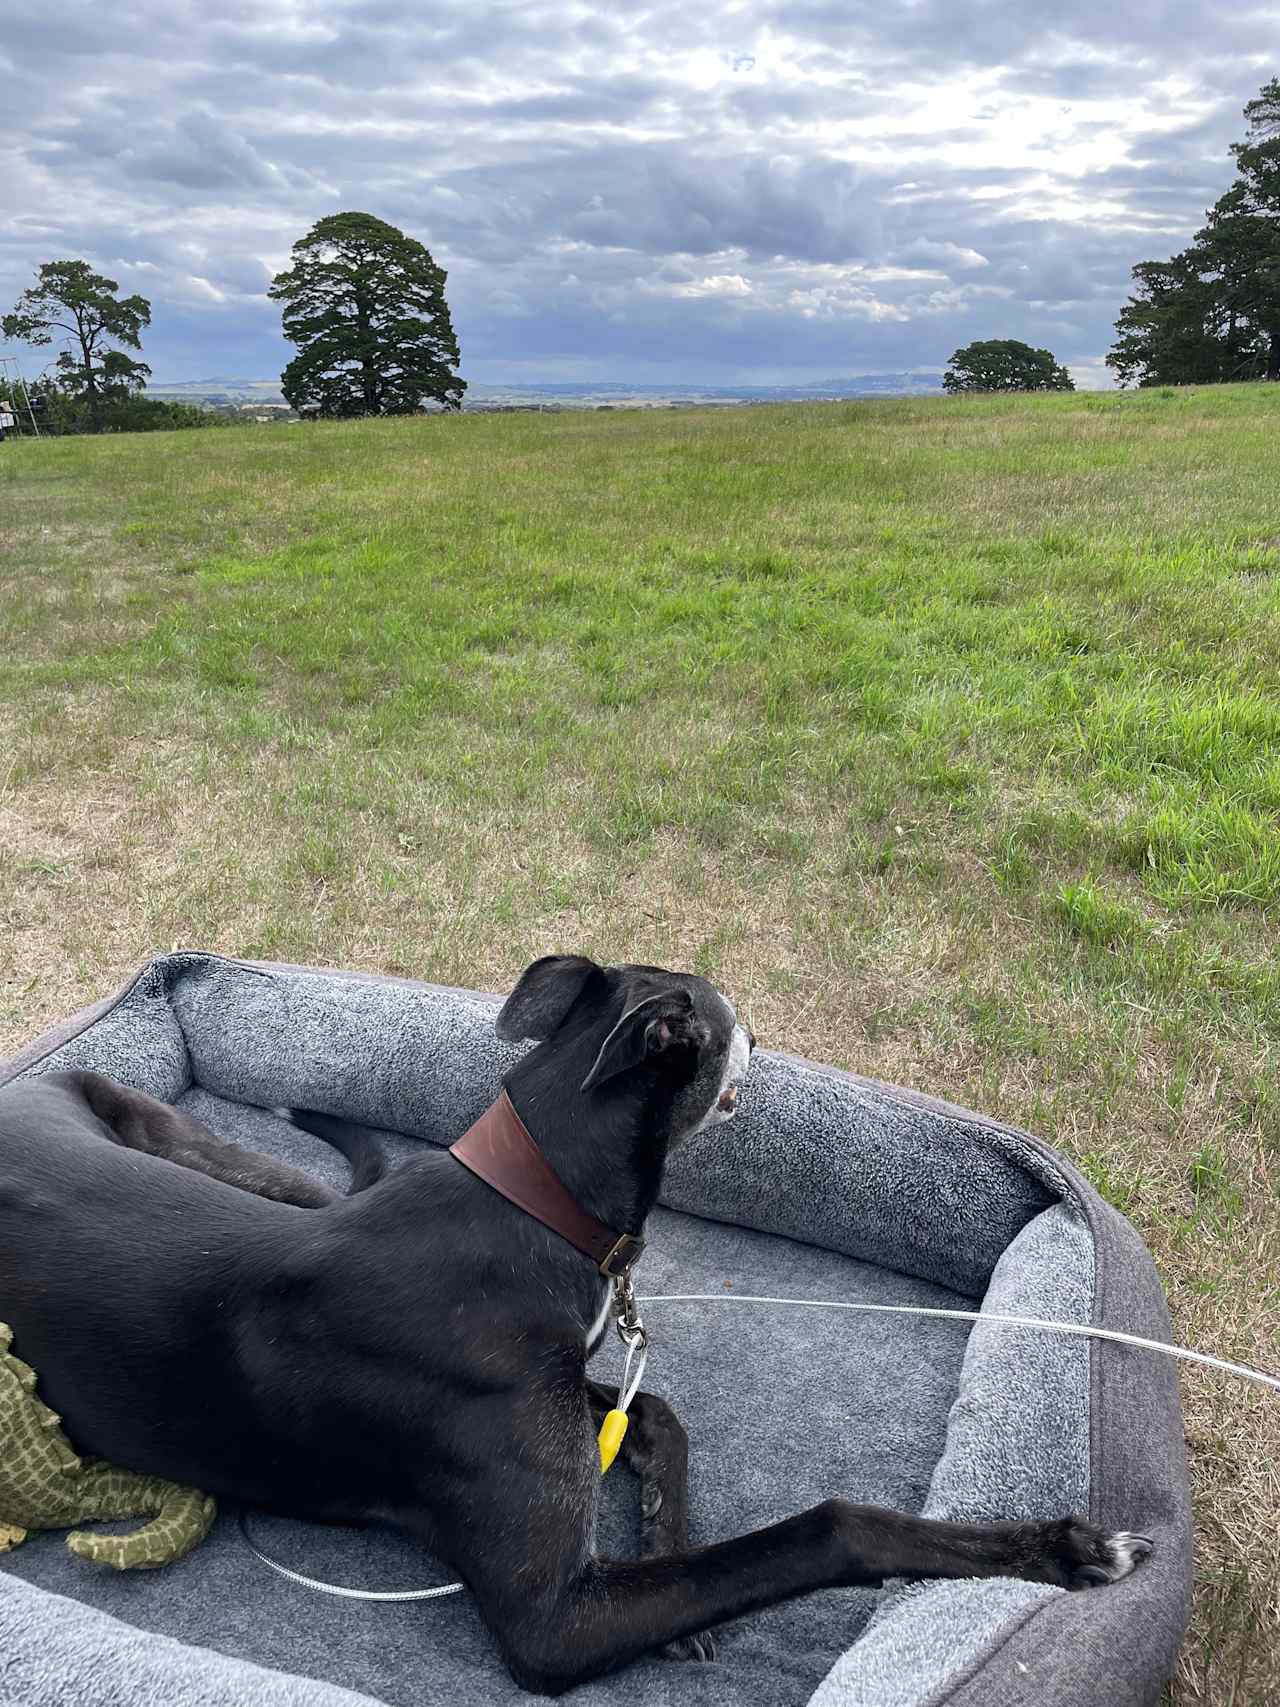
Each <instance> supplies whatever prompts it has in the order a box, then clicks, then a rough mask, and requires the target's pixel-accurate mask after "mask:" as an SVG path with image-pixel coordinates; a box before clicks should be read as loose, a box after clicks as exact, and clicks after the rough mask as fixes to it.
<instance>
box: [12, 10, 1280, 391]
mask: <svg viewBox="0 0 1280 1707" xmlns="http://www.w3.org/2000/svg"><path fill="white" fill-rule="evenodd" d="M1278 69H1280V5H1276V4H1261V5H1260V4H1253V3H1251V0H1236V3H1235V4H1233V5H1230V6H1227V7H1219V6H1210V5H1209V4H1207V3H1203V0H1202V3H1191V0H1144V4H1142V5H1140V6H1124V5H1116V4H1115V3H1114V0H1106V3H1104V0H1078V3H1075V4H1071V5H1065V4H1062V3H1061V0H1049V3H1047V4H1040V5H1031V4H1029V3H1028V0H898V3H896V4H894V3H892V0H886V3H885V4H877V5H870V4H866V3H864V0H838V3H831V0H785V3H784V0H706V3H704V4H701V5H696V4H693V5H691V4H688V3H687V0H683V3H674V0H656V3H653V4H636V3H631V0H623V3H618V0H613V3H611V4H609V5H608V6H607V7H606V6H604V5H601V6H594V7H593V6H588V5H583V4H578V3H576V0H569V3H564V4H545V3H543V0H467V3H461V0H450V3H448V4H431V3H426V4H423V3H422V0H227V3H221V0H211V3H206V4H199V5H196V4H191V3H190V0H120V3H118V4H113V5H104V4H102V0H52V3H46V4H42V3H40V0H5V3H4V6H3V9H2V10H0V73H3V88H4V91H5V101H4V108H5V110H4V118H3V124H2V126H0V171H2V172H3V180H2V181H3V182H4V184H5V186H6V188H5V190H4V192H3V196H2V197H0V236H2V242H0V309H7V308H8V307H9V306H10V305H11V304H12V302H13V300H14V299H15V298H16V296H17V294H18V292H19V291H20V290H21V289H22V288H23V287H24V286H25V285H27V284H28V283H30V282H31V280H32V276H33V274H34V271H35V268H36V266H37V264H38V263H39V262H41V261H44V260H50V259H59V258H64V257H72V256H83V257H85V258H87V259H89V260H90V261H92V262H93V263H94V264H95V265H96V266H98V267H99V268H101V269H102V270H104V271H105V272H107V273H109V274H110V275H111V276H112V277H114V278H116V279H118V280H119V281H120V284H121V287H122V289H123V290H125V291H126V292H131V291H141V292H142V294H143V295H145V296H147V297H149V298H150V299H151V302H152V305H153V319H152V327H151V331H150V333H149V335H148V337H147V340H146V346H145V354H146V357H147V359H148V360H149V361H150V362H151V364H152V367H153V368H154V370H155V374H156V377H157V378H158V379H168V380H177V379H194V378H199V377H203V376H205V375H209V374H223V375H235V376H241V377H271V376H274V375H275V374H278V373H279V371H280V368H281V366H282V365H283V361H284V360H285V359H286V358H287V356H288V354H289V353H290V352H289V350H288V348H287V346H285V345H284V343H283V342H282V340H281V339H280V335H279V315H278V310H277V309H276V308H275V307H274V306H273V305H272V304H271V303H269V302H268V301H267V299H266V295H265V292H266V287H267V284H268V283H269V281H270V278H271V276H272V274H273V273H274V272H275V271H276V270H277V269H278V268H280V267H281V266H282V265H284V264H286V263H287V259H288V252H289V246H290V244H291V243H292V242H293V241H294V239H295V238H297V237H298V236H300V235H301V234H302V233H303V232H304V231H305V230H306V228H307V227H308V226H309V225H310V224H311V223H312V222H313V221H314V220H315V219H317V218H318V217H320V216H321V215H323V214H326V213H332V212H337V211H340V210H344V209H360V210H364V211H367V212H370V213H374V214H377V215H378V216H379V217H380V218H383V219H386V220H390V221H391V222H392V223H393V224H396V225H399V226H402V227H403V228H404V229H405V230H406V231H408V232H409V233H411V234H412V235H413V236H415V237H417V238H419V239H420V240H421V241H422V242H424V243H426V245H427V246H428V247H429V248H430V250H431V251H432V253H433V255H434V256H435V258H436V259H437V261H439V262H440V263H441V264H442V265H443V266H444V267H446V268H447V269H448V273H449V283H448V287H447V294H448V297H449V301H450V304H451V307H452V310H453V314H454V321H455V325H456V327H457V330H458V335H459V340H460V343H461V346H462V355H463V362H462V368H463V372H464V374H465V375H467V376H468V377H470V378H472V379H474V380H481V381H503V380H508V381H509V380H569V381H576V380H585V379H604V380H620V381H627V380H631V381H634V382H637V383H639V382H647V383H657V384H673V385H685V384H692V383H704V384H708V383H710V384H735V383H739V384H741V383H747V382H754V383H761V384H770V383H785V384H795V383H805V382H809V381H818V380H821V379H823V378H826V377H829V376H832V375H845V374H856V373H859V372H885V371H893V370H898V369H902V368H938V367H940V366H942V365H943V364H944V363H945V361H946V359H947V357H948V356H949V355H950V353H951V351H952V350H953V349H955V348H956V346H957V345H959V344H962V343H965V342H967V341H968V340H970V339H972V338H978V337H1002V336H1007V337H1017V338H1025V339H1027V340H1028V341H1029V342H1032V343H1034V344H1044V345H1048V346H1049V347H1050V348H1051V349H1053V350H1054V352H1055V353H1056V354H1057V355H1058V357H1059V358H1060V359H1062V360H1065V361H1066V362H1067V363H1068V364H1070V366H1071V367H1072V369H1073V370H1074V372H1075V373H1076V377H1077V380H1078V381H1079V382H1081V383H1084V384H1091V383H1095V384H1096V383H1105V382H1106V378H1105V374H1104V372H1103V370H1102V367H1101V361H1102V357H1103V356H1104V354H1105V352H1106V349H1107V346H1108V344H1109V342H1110V337H1111V328H1112V324H1113V322H1114V320H1115V316H1116V313H1117V311H1118V309H1119V308H1120V306H1121V304H1122V303H1123V301H1124V299H1125V296H1126V295H1127V292H1128V275H1129V268H1130V267H1131V266H1132V264H1133V263H1134V262H1135V261H1137V260H1141V259H1144V258H1149V257H1163V256H1167V255H1168V254H1170V253H1172V252H1173V251H1174V250H1175V249H1177V248H1179V247H1181V246H1182V245H1183V243H1184V242H1185V241H1186V239H1187V237H1188V236H1189V235H1190V234H1191V232H1193V231H1194V230H1195V228H1196V227H1197V226H1198V225H1199V224H1200V223H1201V222H1202V217H1203V213H1204V210H1205V208H1206V207H1207V206H1208V205H1209V204H1210V203H1211V202H1213V201H1214V200H1215V199H1216V197H1217V196H1218V195H1219V194H1221V192H1222V191H1223V190H1224V189H1225V188H1226V186H1227V184H1228V182H1229V181H1230V178H1231V173H1232V167H1231V161H1230V159H1229V157H1228V154H1227V147H1228V144H1229V143H1230V142H1232V141H1233V140H1238V138H1239V137H1240V134H1241V131H1242V121H1241V117H1240V109H1241V107H1242V106H1243V105H1244V103H1245V102H1246V101H1247V100H1249V99H1250V98H1252V96H1254V95H1255V94H1256V93H1257V91H1258V88H1259V86H1260V85H1261V84H1262V83H1263V82H1265V81H1266V80H1267V79H1268V78H1269V77H1271V76H1273V75H1275V74H1276V72H1277V70H1278ZM45 359H47V353H46V355H42V356H41V357H40V358H39V361H40V362H43V361H44V360H45ZM37 365H38V363H37V362H36V360H35V358H34V357H32V358H30V359H29V361H28V366H29V367H31V368H32V369H33V371H34V368H35V367H36V366H37Z"/></svg>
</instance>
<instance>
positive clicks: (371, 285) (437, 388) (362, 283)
mask: <svg viewBox="0 0 1280 1707" xmlns="http://www.w3.org/2000/svg"><path fill="white" fill-rule="evenodd" d="M446 276H447V275H446V274H445V272H444V271H443V269H442V268H440V267H438V266H436V264H435V262H434V261H433V260H432V259H431V256H430V254H429V253H428V251H427V250H426V249H425V248H424V247H423V245H422V244H421V243H419V242H417V241H416V240H415V239H414V238H412V237H406V236H405V234H404V232H403V231H399V230H397V229H396V227H395V226H394V225H388V224H386V223H385V221H383V220H381V219H375V218H374V217H373V215H372V214H368V213H335V214H331V215H329V217H328V218H326V219H321V220H318V221H317V223H316V224H315V225H313V226H312V228H311V230H310V231H308V233H307V234H306V236H305V237H303V238H300V239H299V241H298V242H297V243H295V244H294V246H293V265H292V266H291V267H290V268H289V269H288V270H287V271H286V272H283V273H280V274H278V275H277V277H276V279H275V280H274V282H273V283H272V286H271V289H270V291H269V293H268V294H269V295H270V296H271V297H272V299H273V300H274V301H276V302H280V303H283V305H284V334H285V337H286V338H288V339H289V341H290V343H293V344H296V345H297V346H298V354H297V355H296V356H295V357H294V359H293V360H292V361H291V362H290V363H289V365H288V367H287V368H286V369H285V371H284V374H283V375H282V379H281V388H282V390H283V391H284V395H285V397H286V398H287V399H288V401H289V403H290V404H292V406H293V407H294V408H295V409H297V410H298V411H299V413H300V414H310V415H330V416H352V415H405V414H411V413H414V412H416V411H417V410H419V409H421V408H422V407H423V405H424V404H426V403H428V402H437V403H440V404H442V405H443V406H444V407H445V408H446V409H460V408H461V407H462V393H463V391H464V390H465V389H466V382H465V381H464V380H461V379H459V378H458V377H457V375H456V373H454V372H453V371H452V370H453V369H454V368H456V366H457V364H458V340H457V338H456V337H455V336H454V331H453V323H452V321H451V320H450V318H449V308H448V304H447V303H446V302H445V296H444V285H445V278H446Z"/></svg>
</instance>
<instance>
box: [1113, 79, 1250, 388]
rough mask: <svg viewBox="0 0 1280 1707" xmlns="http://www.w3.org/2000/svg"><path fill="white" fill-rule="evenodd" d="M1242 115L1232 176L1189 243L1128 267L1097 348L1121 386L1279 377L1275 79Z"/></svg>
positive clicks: (1234, 153) (1235, 146) (1187, 383)
mask: <svg viewBox="0 0 1280 1707" xmlns="http://www.w3.org/2000/svg"><path fill="white" fill-rule="evenodd" d="M1244 116H1245V120H1246V122H1247V124H1248V127H1249V132H1248V137H1247V138H1246V140H1245V141H1244V142H1237V143H1233V144H1232V148H1231V152H1232V154H1233V155H1234V156H1235V161H1236V166H1237V168H1238V176H1237V177H1236V181H1235V182H1234V183H1233V184H1232V186H1231V188H1230V189H1229V190H1228V191H1227V193H1226V194H1225V195H1224V196H1222V197H1220V198H1219V200H1218V201H1217V202H1215V203H1214V205H1213V207H1212V208H1210V210H1209V213H1208V216H1207V223H1206V224H1205V225H1204V226H1203V227H1202V228H1201V229H1200V230H1199V231H1197V233H1196V235H1195V240H1194V242H1193V243H1192V244H1191V246H1190V247H1189V248H1187V249H1184V250H1183V251H1182V253H1181V254H1179V255H1175V256H1173V258H1172V259H1171V260H1169V261H1142V262H1140V263H1139V264H1138V265H1137V266H1136V267H1135V268H1134V269H1133V276H1134V280H1135V282H1136V283H1137V286H1138V289H1137V290H1136V291H1135V293H1134V295H1133V296H1132V297H1130V299H1129V301H1128V302H1127V303H1126V304H1125V306H1124V307H1123V308H1122V309H1121V311H1120V318H1119V319H1118V320H1117V321H1116V332H1117V334H1118V336H1117V339H1116V342H1115V345H1114V346H1113V348H1112V349H1111V352H1110V353H1109V355H1108V356H1107V364H1108V366H1110V367H1113V368H1114V369H1115V370H1116V373H1117V375H1118V376H1119V379H1120V383H1121V385H1127V384H1129V383H1131V382H1132V381H1135V380H1136V382H1137V383H1138V384H1139V385H1190V384H1213V383H1216V382H1219V381H1224V380H1238V379H1276V380H1280V78H1273V79H1272V80H1271V82H1270V83H1268V84H1266V85H1265V87H1264V88H1263V90H1262V92H1261V94H1260V95H1259V96H1258V98H1257V100H1255V101H1250V102H1249V104H1248V106H1247V107H1246V108H1245V109H1244Z"/></svg>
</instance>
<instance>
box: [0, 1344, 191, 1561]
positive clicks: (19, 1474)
mask: <svg viewBox="0 0 1280 1707" xmlns="http://www.w3.org/2000/svg"><path fill="white" fill-rule="evenodd" d="M12 1344H13V1335H12V1333H11V1332H10V1330H9V1329H8V1328H7V1327H6V1326H5V1325H4V1323H3V1322H0V1553H3V1552H6V1551H7V1550H8V1549H9V1548H11V1547H16V1546H17V1545H18V1543H19V1542H20V1541H24V1540H25V1539H26V1537H27V1533H28V1531H29V1530H32V1529H65V1528H66V1527H67V1526H68V1525H70V1524H73V1523H83V1522H85V1521H86V1520H87V1521H90V1522H92V1521H96V1522H99V1523H105V1522H107V1521H108V1520H109V1519H114V1518H121V1517H141V1516H146V1517H151V1518H153V1519H154V1521H153V1522H151V1523H148V1524H146V1525H144V1527H143V1528H141V1529H138V1530H135V1531H134V1533H133V1534H132V1535H92V1534H90V1533H89V1532H88V1531H86V1530H77V1531H76V1532H75V1534H73V1535H68V1536H67V1546H68V1547H69V1548H70V1549H71V1551H72V1552H73V1553H78V1554H79V1555H80V1557H81V1558H82V1559H94V1560H96V1561H97V1562H98V1563H99V1564H103V1565H114V1566H115V1567H116V1569H117V1570H119V1571H129V1570H136V1569H138V1568H140V1567H142V1566H148V1565H167V1564H169V1563H171V1562H172V1561H173V1560H174V1559H180V1558H181V1557H182V1556H183V1554H184V1553H189V1552H190V1551H191V1549H192V1548H193V1547H194V1546H196V1545H197V1544H198V1543H199V1542H201V1541H203V1540H204V1538H205V1536H206V1535H207V1534H208V1533H209V1525H210V1524H211V1523H212V1522H213V1519H214V1516H215V1514H216V1509H217V1508H216V1507H215V1505H214V1503H213V1501H212V1500H211V1499H210V1498H209V1497H208V1495H207V1494H200V1493H196V1492H195V1490H194V1489H192V1488H180V1487H179V1486H178V1485H177V1483H176V1482H162V1481H161V1480H160V1478H159V1477H158V1476H139V1475H136V1474H135V1473H134V1472H133V1471H132V1470H116V1469H113V1467H112V1466H111V1465H110V1464H102V1463H98V1462H95V1461H93V1460H85V1459H82V1458H80V1457H78V1456H77V1454H76V1453H75V1452H74V1451H73V1450H72V1448H71V1445H70V1443H69V1441H68V1440H67V1437H66V1436H65V1435H64V1434H63V1432H62V1430H61V1429H60V1428H59V1426H58V1423H59V1418H58V1415H57V1413H56V1412H54V1411H51V1410H50V1409H49V1407H48V1406H47V1405H42V1404H41V1403H40V1401H39V1399H37V1398H36V1374H35V1370H34V1369H31V1368H29V1367H28V1365H27V1364H25V1363H23V1362H22V1360H21V1359H20V1358H17V1357H15V1356H14V1355H13V1353H12V1352H11V1351H10V1350H9V1347H10V1346H11V1345H12Z"/></svg>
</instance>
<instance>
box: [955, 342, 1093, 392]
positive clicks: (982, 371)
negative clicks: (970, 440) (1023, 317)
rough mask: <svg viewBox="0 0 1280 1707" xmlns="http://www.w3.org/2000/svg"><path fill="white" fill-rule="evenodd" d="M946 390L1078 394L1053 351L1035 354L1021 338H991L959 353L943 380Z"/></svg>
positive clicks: (1069, 376)
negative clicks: (1020, 340)
mask: <svg viewBox="0 0 1280 1707" xmlns="http://www.w3.org/2000/svg"><path fill="white" fill-rule="evenodd" d="M942 389H943V390H944V391H1074V390H1075V384H1074V382H1073V381H1072V378H1071V375H1070V374H1069V373H1068V372H1067V370H1066V368H1064V367H1062V366H1060V365H1059V363H1058V362H1057V361H1055V360H1054V356H1053V352H1052V350H1033V349H1032V347H1031V345H1030V344H1023V343H1020V342H1019V341H1018V339H1017V338H987V339H985V340H982V339H979V341H978V342H977V343H973V344H966V345H965V346H964V348H963V349H962V350H957V351H956V353H955V355H953V356H952V358H951V366H950V367H949V368H948V369H947V371H946V373H945V374H943V376H942Z"/></svg>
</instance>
